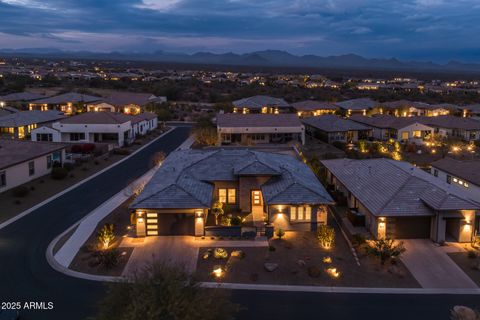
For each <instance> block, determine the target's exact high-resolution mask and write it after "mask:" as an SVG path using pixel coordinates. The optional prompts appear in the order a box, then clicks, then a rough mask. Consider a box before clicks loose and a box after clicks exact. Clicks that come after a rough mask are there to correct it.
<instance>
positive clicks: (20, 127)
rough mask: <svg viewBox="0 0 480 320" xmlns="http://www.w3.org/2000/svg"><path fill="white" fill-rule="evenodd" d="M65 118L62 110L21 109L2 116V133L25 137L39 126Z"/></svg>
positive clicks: (0, 118) (18, 137)
mask: <svg viewBox="0 0 480 320" xmlns="http://www.w3.org/2000/svg"><path fill="white" fill-rule="evenodd" d="M63 118H65V115H64V114H63V113H62V112H59V111H55V110H48V111H38V110H33V111H21V112H16V113H12V114H9V115H6V116H3V117H0V134H2V135H8V136H10V137H12V138H15V139H23V138H25V137H27V136H29V135H30V133H31V131H32V130H33V129H35V128H37V127H38V126H43V125H48V124H49V123H52V122H54V121H57V120H60V119H63Z"/></svg>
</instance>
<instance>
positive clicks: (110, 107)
mask: <svg viewBox="0 0 480 320" xmlns="http://www.w3.org/2000/svg"><path fill="white" fill-rule="evenodd" d="M162 102H166V98H165V97H157V96H155V95H154V94H151V93H135V92H115V93H112V94H111V95H109V96H108V97H106V98H103V99H102V100H100V101H95V102H93V103H91V104H88V105H87V111H89V112H93V111H110V112H121V113H126V114H139V113H141V112H142V111H143V110H145V107H146V106H147V105H148V104H153V103H162Z"/></svg>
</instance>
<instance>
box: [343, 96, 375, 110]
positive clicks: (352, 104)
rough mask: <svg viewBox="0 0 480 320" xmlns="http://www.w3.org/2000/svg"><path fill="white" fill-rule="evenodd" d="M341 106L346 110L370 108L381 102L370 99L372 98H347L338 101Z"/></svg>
mask: <svg viewBox="0 0 480 320" xmlns="http://www.w3.org/2000/svg"><path fill="white" fill-rule="evenodd" d="M336 104H337V105H338V106H340V108H342V109H345V110H348V109H350V110H368V109H371V108H374V107H376V106H378V105H380V103H378V102H376V101H374V100H372V99H370V98H358V99H351V100H345V101H341V102H337V103H336Z"/></svg>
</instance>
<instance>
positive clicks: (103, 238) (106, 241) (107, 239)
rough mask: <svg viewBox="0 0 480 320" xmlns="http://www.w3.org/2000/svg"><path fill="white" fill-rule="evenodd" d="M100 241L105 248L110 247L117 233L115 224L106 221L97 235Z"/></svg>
mask: <svg viewBox="0 0 480 320" xmlns="http://www.w3.org/2000/svg"><path fill="white" fill-rule="evenodd" d="M97 239H98V242H99V244H100V246H102V247H103V249H104V250H106V249H108V247H109V246H110V244H111V243H112V242H113V240H115V233H114V232H113V224H111V223H106V224H105V225H104V226H103V227H102V229H100V231H99V232H98V235H97Z"/></svg>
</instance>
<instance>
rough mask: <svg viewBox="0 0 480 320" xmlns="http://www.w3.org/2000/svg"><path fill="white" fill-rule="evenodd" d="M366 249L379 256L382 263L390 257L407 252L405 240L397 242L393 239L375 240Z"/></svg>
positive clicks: (369, 252)
mask: <svg viewBox="0 0 480 320" xmlns="http://www.w3.org/2000/svg"><path fill="white" fill-rule="evenodd" d="M365 250H366V252H367V253H368V254H371V255H373V256H376V257H378V258H379V259H380V263H381V264H382V265H384V264H385V262H386V261H388V260H389V259H391V258H395V257H398V256H400V255H401V254H402V253H403V252H405V248H404V247H403V242H399V243H395V241H394V240H392V239H378V240H374V241H372V244H371V245H369V246H367V247H366V248H365Z"/></svg>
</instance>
